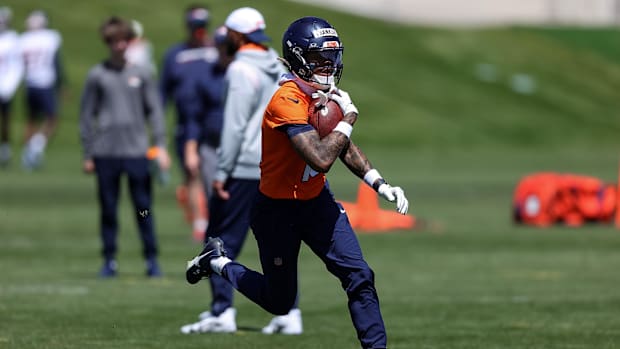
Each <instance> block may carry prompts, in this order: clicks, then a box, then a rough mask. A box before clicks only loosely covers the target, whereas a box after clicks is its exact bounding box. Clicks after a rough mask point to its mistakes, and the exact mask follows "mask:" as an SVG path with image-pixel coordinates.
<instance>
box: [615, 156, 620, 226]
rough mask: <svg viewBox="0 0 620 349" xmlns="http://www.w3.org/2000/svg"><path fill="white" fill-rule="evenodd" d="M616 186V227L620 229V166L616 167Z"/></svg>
mask: <svg viewBox="0 0 620 349" xmlns="http://www.w3.org/2000/svg"><path fill="white" fill-rule="evenodd" d="M617 185H618V188H617V189H616V220H615V223H616V229H620V167H618V184H617Z"/></svg>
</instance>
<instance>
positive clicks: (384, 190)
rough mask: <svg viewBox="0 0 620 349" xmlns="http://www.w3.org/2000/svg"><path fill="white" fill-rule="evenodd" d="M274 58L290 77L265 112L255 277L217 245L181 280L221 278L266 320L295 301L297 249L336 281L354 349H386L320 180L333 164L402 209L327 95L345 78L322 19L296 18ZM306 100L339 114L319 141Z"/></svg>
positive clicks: (403, 201)
mask: <svg viewBox="0 0 620 349" xmlns="http://www.w3.org/2000/svg"><path fill="white" fill-rule="evenodd" d="M282 50H283V55H284V59H283V60H284V62H285V63H286V65H287V66H288V68H289V70H290V72H291V74H290V75H289V76H288V77H287V78H285V79H282V80H281V82H280V85H281V86H280V88H279V89H278V90H277V91H276V93H275V94H274V96H273V97H272V98H271V101H270V103H269V105H268V106H267V108H266V110H265V113H264V117H263V122H262V154H263V155H262V161H261V177H260V187H259V194H258V197H257V200H256V202H255V205H254V207H253V212H252V218H251V227H252V230H253V233H254V236H255V238H256V241H257V243H258V249H259V255H260V262H261V266H262V270H263V274H261V273H259V272H256V271H254V270H250V269H248V268H247V267H245V266H244V265H242V264H240V263H238V262H235V261H232V260H231V259H230V258H229V257H227V252H226V250H225V247H224V244H223V242H222V241H221V240H219V239H211V240H209V241H208V243H207V245H206V246H205V248H204V250H203V251H202V252H201V253H200V254H199V255H198V256H197V257H195V258H194V259H193V260H191V261H190V262H188V268H187V272H186V277H187V281H188V282H189V283H196V282H198V281H199V280H200V279H202V278H203V277H210V276H211V275H213V274H217V275H221V276H223V277H224V278H225V279H226V280H228V281H230V283H231V284H232V285H233V287H235V288H236V289H237V290H239V291H240V292H241V293H242V294H244V295H245V296H246V297H248V298H249V299H251V300H252V301H254V302H255V303H257V304H258V305H260V306H261V307H263V308H264V309H266V310H267V311H269V312H272V313H274V314H284V313H286V312H287V311H288V309H289V308H290V307H291V305H292V304H294V303H295V301H296V295H297V263H298V257H299V251H300V246H301V242H302V241H303V242H304V243H306V245H308V246H309V247H310V249H311V250H312V251H313V252H314V253H315V254H316V255H317V256H318V257H319V258H320V259H321V260H322V261H323V262H324V263H325V265H326V267H327V270H329V271H330V272H331V273H332V274H333V275H334V276H336V277H337V278H338V279H339V280H340V282H341V285H342V287H343V289H344V290H345V292H346V294H347V297H348V299H349V301H348V306H349V312H350V314H351V319H352V321H353V325H354V327H355V329H356V331H357V336H358V338H359V340H360V343H361V345H362V348H374V349H376V348H386V346H387V336H386V331H385V327H384V323H383V318H382V315H381V311H380V308H379V300H378V296H377V291H376V289H375V282H374V272H373V271H372V269H371V268H370V267H369V266H368V264H367V263H366V261H365V260H364V258H363V256H362V250H361V248H360V245H359V243H358V241H357V238H356V236H355V233H354V231H353V229H352V228H351V225H350V223H349V221H348V218H347V214H346V212H345V211H344V209H343V208H342V206H341V205H340V204H339V203H338V202H336V201H335V199H334V196H333V194H332V193H331V191H330V189H329V185H328V183H327V180H326V177H325V173H327V172H328V171H329V169H330V168H331V166H332V164H333V163H334V162H335V161H336V159H338V158H340V160H341V161H342V162H344V164H345V165H346V166H347V168H349V170H351V172H353V174H354V175H356V176H357V177H359V178H361V179H363V180H364V181H365V182H366V183H367V184H368V185H369V186H371V187H372V188H374V189H375V190H376V191H377V192H378V193H379V195H380V196H382V197H383V198H385V199H387V200H388V201H391V202H396V209H397V211H398V212H399V213H401V214H405V213H406V212H407V210H408V207H409V202H408V200H407V198H406V197H405V194H404V192H403V190H402V189H401V188H399V187H393V186H391V185H389V184H388V183H387V182H386V181H385V179H384V178H383V177H382V176H381V175H380V174H379V172H378V171H377V170H376V169H374V168H373V167H372V165H371V163H370V161H369V160H368V159H367V157H366V155H364V153H363V152H362V151H361V149H360V148H359V147H358V146H357V145H355V144H354V143H353V142H352V141H351V139H350V137H351V132H352V131H353V125H354V124H355V122H356V120H357V118H358V110H357V108H356V106H355V105H354V104H353V102H352V101H351V98H350V97H349V94H348V93H346V92H345V91H343V90H341V89H339V88H337V87H335V86H336V85H337V84H338V82H339V80H340V77H341V74H342V69H343V64H342V52H343V46H342V42H341V40H340V37H339V36H338V33H337V31H336V29H335V28H334V27H333V26H332V25H331V24H329V23H328V22H327V21H325V20H324V19H321V18H317V17H304V18H300V19H298V20H296V21H294V22H293V23H292V24H291V25H290V26H289V27H288V29H287V30H286V32H285V33H284V36H283V38H282ZM313 96H316V97H321V98H322V103H325V102H327V100H328V99H333V100H334V101H336V102H337V103H338V105H339V106H340V108H341V109H342V111H343V114H344V118H343V120H342V121H341V122H340V123H339V124H338V125H337V126H336V127H335V128H334V130H333V131H332V132H331V133H330V134H329V135H327V136H326V137H324V138H323V139H320V138H319V135H318V133H317V131H316V130H315V129H314V128H313V127H312V126H310V125H308V122H307V120H308V106H309V103H310V102H311V101H312V100H313Z"/></svg>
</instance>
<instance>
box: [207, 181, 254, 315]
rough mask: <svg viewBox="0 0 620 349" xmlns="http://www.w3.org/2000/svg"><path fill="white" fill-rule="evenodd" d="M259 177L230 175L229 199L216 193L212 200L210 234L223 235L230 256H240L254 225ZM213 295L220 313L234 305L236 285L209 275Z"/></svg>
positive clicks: (213, 307)
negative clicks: (248, 178) (222, 197)
mask: <svg viewBox="0 0 620 349" xmlns="http://www.w3.org/2000/svg"><path fill="white" fill-rule="evenodd" d="M258 182H259V181H258V180H243V179H234V178H229V179H228V180H227V181H226V186H225V189H226V190H227V191H228V192H229V193H230V198H229V199H228V200H222V199H220V198H219V197H217V196H213V197H212V198H211V202H210V207H211V210H210V217H211V222H210V224H209V227H208V228H207V234H206V238H215V237H219V238H220V239H222V241H223V242H224V246H225V247H226V251H227V257H228V258H230V259H232V260H235V259H237V257H238V255H239V253H240V252H241V248H242V247H243V243H244V241H245V238H246V236H247V233H248V230H249V227H250V211H251V209H252V205H253V203H254V199H255V197H256V194H257V193H258ZM209 283H210V284H211V292H212V295H213V299H212V303H211V313H212V314H214V315H216V316H217V315H219V314H221V313H222V312H224V311H225V310H226V309H228V308H229V307H232V305H233V288H232V285H231V284H230V283H229V282H228V281H227V280H225V279H224V278H223V277H221V276H219V275H217V274H214V275H213V276H212V277H210V278H209Z"/></svg>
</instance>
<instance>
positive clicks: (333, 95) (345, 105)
mask: <svg viewBox="0 0 620 349" xmlns="http://www.w3.org/2000/svg"><path fill="white" fill-rule="evenodd" d="M329 98H330V99H332V100H333V101H334V102H336V103H338V105H339V106H340V109H342V113H343V114H344V115H347V114H349V113H355V114H359V112H358V111H357V108H356V107H355V104H353V102H352V101H351V97H350V96H349V94H348V93H347V92H346V91H343V90H341V89H339V88H333V89H332V90H331V91H330V93H329Z"/></svg>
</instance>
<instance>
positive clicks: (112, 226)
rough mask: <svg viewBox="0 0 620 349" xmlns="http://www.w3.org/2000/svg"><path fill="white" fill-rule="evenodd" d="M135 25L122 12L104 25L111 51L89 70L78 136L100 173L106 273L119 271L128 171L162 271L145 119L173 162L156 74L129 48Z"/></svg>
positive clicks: (146, 244)
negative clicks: (134, 60)
mask: <svg viewBox="0 0 620 349" xmlns="http://www.w3.org/2000/svg"><path fill="white" fill-rule="evenodd" d="M131 35H132V34H131V27H130V25H129V23H128V22H127V21H125V20H124V19H121V18H119V17H110V18H109V19H107V20H106V21H105V22H104V24H103V26H102V27H101V37H102V39H103V41H104V42H105V44H106V45H107V47H108V49H109V52H110V56H109V58H108V59H107V60H105V61H104V62H102V63H99V64H97V65H96V66H94V67H93V68H92V69H91V70H90V72H89V73H88V77H87V78H86V83H85V86H84V91H83V94H82V101H81V105H80V138H81V141H82V146H83V149H84V161H83V170H84V172H86V173H95V174H96V175H97V189H98V194H99V195H98V199H99V206H100V209H101V216H100V217H101V240H102V243H103V249H102V254H103V258H104V263H103V266H102V268H101V271H100V272H99V275H100V276H101V277H103V278H110V277H114V276H116V275H117V268H118V267H117V263H116V252H117V241H116V240H117V234H118V219H117V206H118V196H119V192H120V184H121V177H122V176H123V175H127V177H128V179H129V180H128V182H129V192H130V193H131V199H132V201H133V204H134V208H135V217H136V219H137V221H138V227H139V230H140V238H141V239H142V245H143V250H142V253H143V255H144V258H145V259H146V264H147V266H146V274H147V276H149V277H158V276H161V270H160V268H159V265H158V263H157V259H156V256H157V241H156V238H155V226H154V222H153V213H152V212H151V211H152V210H151V202H152V200H151V194H152V193H151V191H152V190H151V174H150V173H149V162H148V160H147V158H146V153H147V149H148V147H149V143H150V142H149V132H148V128H147V121H149V122H150V124H151V131H152V134H153V138H154V141H155V145H156V146H157V147H158V162H159V165H160V166H161V167H162V168H163V169H167V168H168V167H169V166H170V158H169V156H168V153H167V151H166V148H165V145H166V129H165V122H164V115H163V112H162V109H161V103H160V102H159V97H158V95H157V89H156V86H155V82H154V81H153V78H152V74H151V72H150V71H148V70H147V69H145V68H144V67H140V66H136V65H130V64H128V63H127V61H126V59H125V50H126V49H127V46H128V44H129V40H130V38H131Z"/></svg>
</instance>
